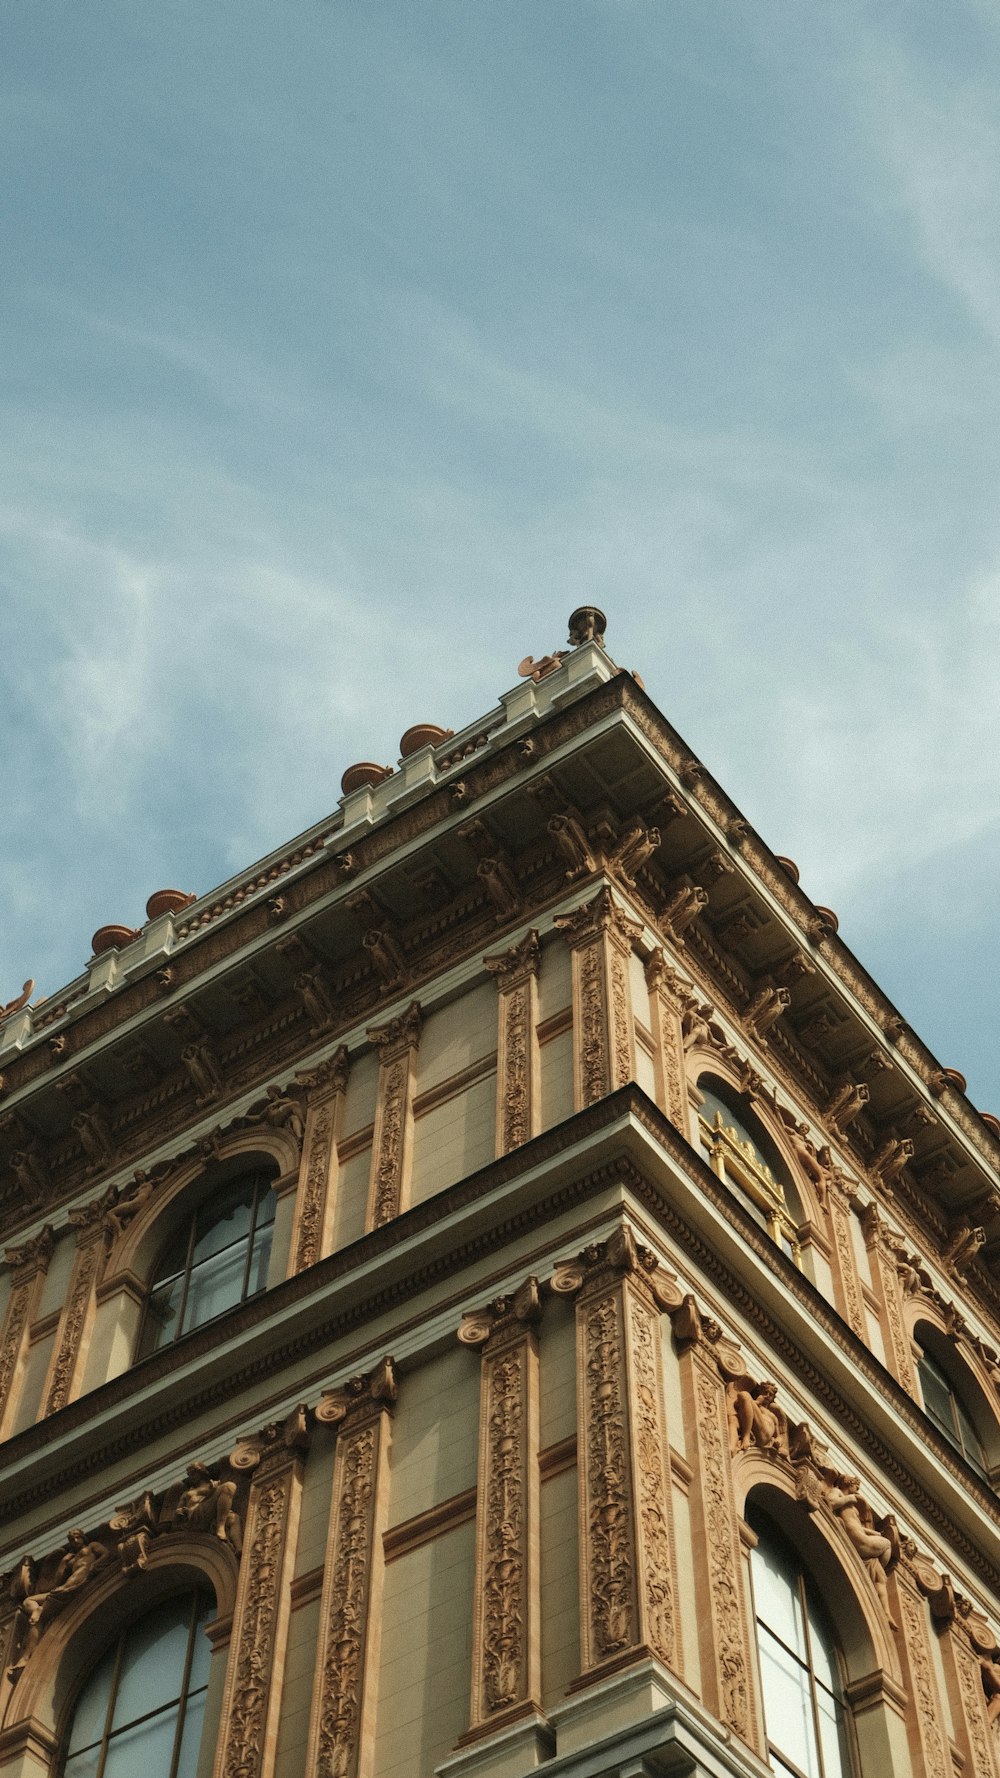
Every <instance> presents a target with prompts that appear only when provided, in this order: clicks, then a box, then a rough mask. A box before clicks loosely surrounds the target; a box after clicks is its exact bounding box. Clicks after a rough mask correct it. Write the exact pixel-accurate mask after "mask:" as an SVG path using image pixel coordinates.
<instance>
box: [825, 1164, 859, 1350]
mask: <svg viewBox="0 0 1000 1778" xmlns="http://www.w3.org/2000/svg"><path fill="white" fill-rule="evenodd" d="M827 1209H828V1212H829V1217H830V1232H831V1234H832V1236H833V1251H834V1255H835V1264H834V1267H833V1288H834V1295H835V1297H836V1300H837V1307H838V1309H839V1310H840V1313H841V1314H842V1315H843V1317H844V1320H845V1321H846V1322H847V1324H848V1326H849V1327H851V1328H853V1330H854V1332H855V1333H856V1334H857V1336H858V1338H859V1339H861V1340H864V1342H865V1344H866V1345H867V1343H868V1317H867V1315H866V1313H865V1300H864V1297H863V1296H862V1294H861V1279H860V1278H859V1276H858V1262H857V1256H856V1254H855V1251H854V1232H853V1229H852V1226H851V1217H852V1216H853V1214H854V1212H853V1210H852V1209H851V1203H850V1199H849V1198H848V1196H847V1193H846V1191H844V1189H843V1186H842V1185H841V1182H840V1180H839V1179H838V1178H837V1177H836V1175H832V1176H830V1177H829V1179H828V1184H827Z"/></svg>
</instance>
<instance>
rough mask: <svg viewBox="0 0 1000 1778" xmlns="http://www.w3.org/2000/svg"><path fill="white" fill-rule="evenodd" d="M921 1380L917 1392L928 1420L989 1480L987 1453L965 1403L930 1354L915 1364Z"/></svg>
mask: <svg viewBox="0 0 1000 1778" xmlns="http://www.w3.org/2000/svg"><path fill="white" fill-rule="evenodd" d="M917 1375H918V1376H919V1378H920V1393H921V1395H922V1396H923V1398H924V1412H925V1414H926V1415H927V1417H928V1419H930V1420H933V1422H934V1424H935V1426H936V1427H937V1429H938V1431H939V1432H942V1433H943V1434H944V1436H945V1438H946V1439H947V1440H948V1443H949V1444H950V1445H954V1447H955V1449H956V1451H959V1452H960V1453H961V1455H962V1456H963V1457H964V1458H965V1461H966V1463H971V1465H972V1467H973V1469H974V1470H975V1471H976V1472H977V1474H978V1475H980V1476H982V1478H983V1481H984V1482H986V1481H989V1475H988V1472H987V1469H986V1453H985V1451H984V1450H983V1447H982V1443H981V1441H980V1438H979V1434H978V1433H977V1431H976V1429H975V1427H974V1425H973V1424H972V1417H971V1415H970V1414H969V1411H968V1409H967V1408H966V1406H965V1403H964V1402H963V1401H962V1399H961V1397H960V1396H959V1395H958V1393H957V1392H956V1390H955V1388H954V1387H953V1385H952V1383H951V1382H950V1380H949V1379H948V1377H946V1376H945V1373H944V1371H943V1370H942V1369H941V1367H940V1365H938V1364H935V1362H934V1359H933V1358H932V1357H931V1356H930V1353H929V1352H924V1353H922V1354H921V1357H920V1362H919V1364H918V1365H917Z"/></svg>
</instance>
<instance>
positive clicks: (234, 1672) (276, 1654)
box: [213, 1408, 309, 1778]
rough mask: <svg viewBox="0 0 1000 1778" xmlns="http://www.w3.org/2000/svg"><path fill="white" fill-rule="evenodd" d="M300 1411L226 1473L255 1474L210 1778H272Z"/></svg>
mask: <svg viewBox="0 0 1000 1778" xmlns="http://www.w3.org/2000/svg"><path fill="white" fill-rule="evenodd" d="M308 1444H309V1424H308V1416H307V1414H306V1410H305V1408H296V1409H295V1410H294V1411H293V1412H292V1413H291V1414H290V1415H289V1416H288V1419H287V1420H286V1421H285V1422H284V1424H283V1425H280V1426H268V1427H265V1429H264V1431H263V1432H262V1433H260V1434H259V1435H258V1436H257V1437H255V1438H251V1439H244V1440H241V1442H240V1443H239V1444H238V1445H237V1447H236V1449H235V1451H233V1453H232V1454H231V1456H230V1458H229V1463H230V1466H231V1468H233V1469H235V1470H245V1469H249V1470H252V1471H253V1479H252V1481H251V1484H250V1504H249V1507H248V1509H247V1522H246V1532H245V1535H244V1545H243V1559H242V1562H241V1564H240V1578H239V1585H238V1588H237V1592H236V1605H235V1609H234V1611H233V1633H232V1644H231V1647H230V1654H229V1668H228V1672H227V1674H226V1689H225V1697H224V1699H223V1706H222V1724H223V1728H222V1735H221V1739H220V1741H219V1745H218V1749H217V1751H216V1757H215V1766H214V1768H213V1778H271V1774H272V1773H273V1771H274V1761H275V1752H276V1748H277V1740H278V1722H279V1718H280V1713H281V1692H282V1686H283V1681H284V1669H285V1661H284V1652H285V1646H286V1643H287V1639H288V1619H289V1615H290V1611H291V1583H292V1575H293V1573H294V1568H295V1546H296V1541H297V1538H298V1527H299V1511H300V1506H301V1498H302V1472H303V1466H304V1457H305V1452H306V1450H307V1448H308Z"/></svg>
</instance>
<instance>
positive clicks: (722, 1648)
mask: <svg viewBox="0 0 1000 1778" xmlns="http://www.w3.org/2000/svg"><path fill="white" fill-rule="evenodd" d="M709 1332H712V1333H715V1334H717V1333H718V1329H717V1328H711V1327H710V1324H706V1323H704V1322H703V1321H702V1317H701V1315H700V1313H699V1311H698V1309H697V1306H696V1304H695V1303H694V1300H693V1298H687V1299H685V1304H684V1309H683V1311H682V1313H681V1314H679V1315H678V1316H677V1317H676V1318H675V1321H674V1338H675V1341H676V1344H677V1347H678V1350H679V1352H680V1355H681V1357H680V1366H681V1389H682V1394H683V1396H684V1403H685V1416H686V1419H687V1422H688V1426H689V1428H690V1429H692V1430H693V1431H694V1435H695V1450H696V1455H697V1461H696V1464H695V1474H694V1478H693V1485H692V1489H691V1531H692V1543H693V1546H694V1552H695V1563H696V1580H697V1586H698V1597H699V1611H698V1638H699V1647H700V1651H701V1673H702V1686H703V1695H704V1701H705V1703H706V1704H707V1705H708V1707H709V1709H711V1710H714V1711H715V1713H716V1715H717V1716H719V1717H720V1718H721V1719H722V1721H723V1722H725V1723H727V1724H728V1726H729V1727H730V1728H731V1729H732V1730H733V1732H734V1733H735V1734H737V1735H739V1736H740V1738H741V1740H743V1741H746V1742H748V1743H749V1745H750V1746H751V1747H754V1748H756V1749H757V1751H758V1752H759V1753H761V1754H762V1755H763V1751H764V1750H763V1747H762V1746H761V1739H760V1725H759V1719H758V1711H757V1705H756V1698H755V1694H754V1686H753V1679H752V1677H751V1676H752V1673H753V1670H754V1669H753V1662H752V1657H751V1642H750V1629H749V1616H748V1610H747V1599H746V1594H745V1583H744V1575H743V1560H742V1553H741V1545H740V1535H739V1521H738V1516H737V1512H736V1501H735V1497H734V1493H733V1481H732V1456H731V1449H730V1445H731V1441H730V1432H729V1413H728V1408H727V1403H726V1385H725V1382H724V1380H723V1377H722V1375H721V1373H720V1370H719V1366H718V1363H717V1361H716V1359H715V1357H714V1356H713V1354H712V1351H711V1349H710V1344H709V1341H708V1338H707V1335H708V1333H709Z"/></svg>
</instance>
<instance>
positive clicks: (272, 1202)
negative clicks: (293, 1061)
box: [257, 1179, 278, 1229]
mask: <svg viewBox="0 0 1000 1778" xmlns="http://www.w3.org/2000/svg"><path fill="white" fill-rule="evenodd" d="M277 1208H278V1200H277V1198H276V1197H275V1195H274V1192H273V1190H272V1189H271V1186H270V1184H269V1183H268V1181H267V1180H266V1179H262V1180H261V1183H260V1188H259V1191H258V1195H257V1227H258V1229H262V1228H266V1227H267V1225H268V1224H269V1223H272V1222H273V1221H274V1213H275V1211H276V1209H277Z"/></svg>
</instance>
